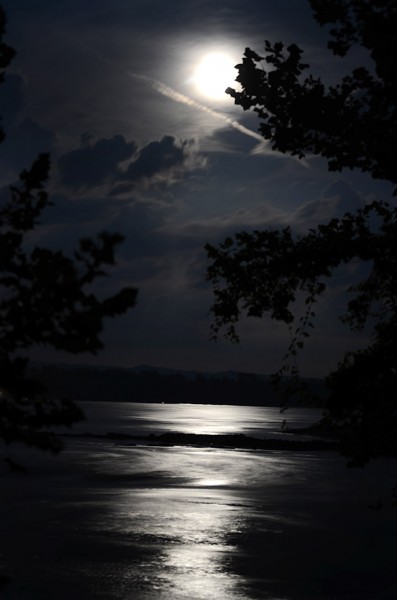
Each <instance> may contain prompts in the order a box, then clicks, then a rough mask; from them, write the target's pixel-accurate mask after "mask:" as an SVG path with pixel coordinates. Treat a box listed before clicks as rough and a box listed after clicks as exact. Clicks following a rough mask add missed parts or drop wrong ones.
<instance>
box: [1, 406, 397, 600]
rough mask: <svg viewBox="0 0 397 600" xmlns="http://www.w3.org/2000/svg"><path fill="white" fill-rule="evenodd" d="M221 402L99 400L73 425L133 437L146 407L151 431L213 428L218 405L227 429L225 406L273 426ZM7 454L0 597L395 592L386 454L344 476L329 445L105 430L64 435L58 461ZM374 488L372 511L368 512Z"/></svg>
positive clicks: (396, 535)
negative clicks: (234, 445)
mask: <svg viewBox="0 0 397 600" xmlns="http://www.w3.org/2000/svg"><path fill="white" fill-rule="evenodd" d="M230 408H231V409H232V410H231V411H230V412H229V410H228V409H229V407H216V410H213V411H212V410H211V409H212V407H204V408H199V409H197V407H193V409H191V408H190V407H189V406H187V405H184V406H180V405H179V406H178V407H170V408H168V409H164V408H163V407H157V409H156V407H153V406H149V407H148V409H147V412H146V415H145V407H144V405H140V406H139V407H134V405H123V406H112V405H108V406H104V407H102V413H101V414H102V417H101V418H99V417H98V414H99V413H97V415H96V416H97V420H96V421H95V420H90V419H88V421H87V422H86V423H85V424H84V428H85V431H90V430H92V431H96V432H98V431H99V430H101V428H106V429H108V430H112V431H123V432H127V431H131V432H134V433H137V432H139V422H141V423H144V425H143V429H144V430H145V432H146V433H148V432H150V427H151V425H150V423H151V420H150V418H149V417H150V416H151V418H152V419H153V418H154V415H157V417H156V418H155V420H153V421H152V425H153V426H154V428H155V431H156V433H159V432H162V431H166V430H167V428H170V429H172V430H177V429H178V428H179V430H181V428H183V427H190V426H191V424H192V415H195V417H196V419H197V427H198V429H199V431H200V427H202V428H205V427H206V428H208V430H210V431H212V432H217V433H220V432H222V431H221V425H222V419H221V409H222V410H223V411H224V414H225V419H224V426H225V428H227V432H230V431H233V430H232V429H231V427H232V420H231V418H230V414H233V415H234V417H236V415H237V414H238V415H239V419H238V420H236V422H235V430H234V431H233V432H241V431H244V432H248V431H250V430H252V427H253V426H254V425H255V418H257V416H258V412H257V411H258V410H262V413H261V423H264V424H265V429H266V431H268V432H269V433H275V431H276V430H275V427H276V425H275V423H276V421H275V414H276V412H277V410H276V409H274V410H269V409H258V408H253V411H252V412H251V407H245V408H244V409H242V408H241V407H238V408H239V409H240V410H234V409H235V408H236V407H230ZM243 410H244V411H245V414H246V418H245V420H244V419H243V416H242V411H243ZM135 411H136V413H137V414H135ZM233 411H234V412H233ZM172 413H174V414H176V423H177V424H178V427H177V426H176V423H175V422H174V423H172V419H171V415H172ZM112 414H113V417H114V418H112ZM198 414H201V417H200V418H201V420H200V419H198ZM205 414H207V415H208V420H207V423H205ZM137 417H140V419H139V418H137ZM267 417H268V418H267ZM305 418H306V420H307V415H306V417H304V415H303V414H301V416H300V417H299V419H300V422H301V423H302V422H303V421H304V420H305ZM170 422H171V425H169V423H170ZM297 422H298V421H297ZM256 425H257V426H258V427H259V425H258V423H256ZM106 429H105V430H106ZM15 458H16V459H18V460H20V461H23V462H25V464H28V465H29V467H30V474H29V476H26V477H21V475H19V474H15V473H11V472H4V473H3V474H2V477H3V481H2V486H1V487H0V508H1V513H0V514H3V515H7V519H4V518H3V519H1V520H0V539H1V540H2V549H0V575H3V574H4V575H7V576H9V577H10V578H11V581H10V583H9V585H7V586H6V587H5V588H4V590H2V596H1V597H2V600H3V598H4V600H15V599H17V600H33V599H34V600H36V599H39V600H54V598H56V600H70V599H71V598H78V599H79V600H80V599H81V600H102V599H103V600H105V599H106V600H171V599H172V600H173V599H176V600H185V599H189V600H277V599H283V600H358V599H360V600H380V599H381V598H382V600H386V599H387V600H391V599H393V600H394V598H396V597H397V593H396V592H397V589H396V580H395V564H394V563H395V556H396V550H397V542H396V540H397V519H396V518H395V517H396V512H395V511H396V509H395V507H393V506H392V503H391V495H390V494H391V489H392V487H393V485H395V481H396V471H395V461H386V460H382V461H377V462H376V463H375V462H374V463H372V464H370V465H369V467H367V468H366V469H365V470H353V471H352V470H348V469H347V468H346V465H345V461H344V460H343V459H342V458H341V457H339V456H337V455H336V454H333V453H332V452H281V451H277V452H269V451H254V450H233V449H222V448H199V447H150V446H139V445H138V446H129V445H128V444H126V445H123V444H115V443H114V442H112V441H111V440H109V439H106V438H105V437H103V438H98V439H96V438H87V439H85V438H76V439H68V440H67V448H66V450H65V451H64V452H63V453H62V454H61V455H60V456H59V457H51V456H47V455H44V454H40V453H38V452H34V451H31V450H29V451H27V450H26V449H20V450H19V451H16V455H15ZM379 496H382V497H383V509H382V510H381V511H374V510H370V509H369V508H368V505H369V504H370V503H373V501H374V500H375V501H376V500H377V499H378V498H379ZM1 552H2V554H1Z"/></svg>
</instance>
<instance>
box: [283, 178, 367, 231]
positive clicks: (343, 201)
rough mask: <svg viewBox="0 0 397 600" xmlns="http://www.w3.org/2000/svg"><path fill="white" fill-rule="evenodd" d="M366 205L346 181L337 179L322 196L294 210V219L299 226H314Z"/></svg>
mask: <svg viewBox="0 0 397 600" xmlns="http://www.w3.org/2000/svg"><path fill="white" fill-rule="evenodd" d="M363 206H364V199H363V198H362V197H361V196H360V195H359V194H358V193H357V192H356V191H355V190H354V189H353V188H352V187H351V186H350V185H349V184H347V183H346V182H344V181H341V180H340V181H336V182H334V183H332V184H331V185H329V186H327V187H326V188H325V189H324V191H323V193H322V196H321V197H320V198H319V199H317V200H314V201H311V202H307V203H305V204H303V205H302V206H300V207H299V208H298V209H297V210H295V211H294V213H293V215H292V220H293V223H295V225H298V226H299V227H302V226H304V227H312V226H313V225H317V224H319V223H326V222H327V221H329V220H330V219H332V218H334V217H336V218H340V217H343V215H344V214H346V213H347V212H350V213H354V212H355V211H357V210H358V209H360V208H363Z"/></svg>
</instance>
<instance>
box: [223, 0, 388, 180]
mask: <svg viewBox="0 0 397 600" xmlns="http://www.w3.org/2000/svg"><path fill="white" fill-rule="evenodd" d="M311 5H312V7H313V9H314V11H315V17H316V19H317V21H318V22H319V23H320V24H321V25H325V24H335V25H336V27H334V28H332V29H331V31H330V36H331V40H330V41H329V43H328V46H329V47H330V48H331V50H332V51H333V52H334V53H335V54H337V55H339V56H344V55H345V54H346V53H347V52H348V50H350V48H351V46H352V45H356V44H359V45H362V46H364V47H365V48H366V49H367V50H368V52H369V57H370V58H371V59H372V61H371V60H370V58H368V64H367V65H364V66H360V67H358V68H356V69H354V70H353V71H352V72H351V73H348V74H346V75H345V76H344V77H342V79H341V80H340V82H339V83H337V84H336V85H329V86H327V85H326V84H325V83H324V81H323V80H322V79H320V78H319V77H317V76H314V75H312V74H309V75H308V74H307V70H308V68H309V65H308V64H307V63H305V62H304V61H303V59H302V55H303V50H301V49H300V48H299V47H298V46H297V45H296V44H291V45H288V46H285V45H284V44H283V43H281V42H277V43H273V44H272V43H271V42H269V41H267V40H266V41H265V53H264V56H260V55H259V54H257V53H256V52H254V51H252V50H250V49H249V48H247V49H246V51H245V53H244V58H243V61H242V63H241V64H238V65H237V66H236V68H237V69H238V71H239V74H238V76H237V78H236V81H238V82H239V83H240V84H241V86H242V91H235V90H233V89H232V88H228V89H227V90H226V92H227V93H228V94H230V95H231V96H232V97H233V98H234V100H235V103H236V104H238V105H240V106H242V108H243V109H244V110H248V109H253V110H254V111H255V112H256V113H257V114H258V116H259V118H260V120H261V124H260V128H259V130H260V132H261V134H262V135H263V137H264V138H265V139H266V140H269V141H270V142H271V146H272V148H273V149H274V150H277V151H279V152H283V153H288V154H291V155H293V156H298V157H299V158H303V157H305V156H306V155H310V154H314V155H320V156H323V157H324V158H326V159H327V161H328V167H329V169H330V170H331V171H340V170H342V169H343V168H349V169H360V170H362V171H365V172H369V173H370V174H371V175H372V176H373V177H374V178H375V179H385V180H388V181H391V182H393V183H397V171H396V168H395V158H394V157H395V155H396V152H397V142H396V138H397V129H396V128H397V125H396V123H397V118H396V117H397V102H396V99H397V8H396V4H395V2H390V1H389V2H386V1H383V2H365V1H364V2H363V1H359V0H357V1H343V0H342V1H336V2H334V1H328V2H327V1H326V2H322V1H317V0H311ZM263 61H264V63H265V64H263Z"/></svg>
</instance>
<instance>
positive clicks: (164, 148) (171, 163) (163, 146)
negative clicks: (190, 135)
mask: <svg viewBox="0 0 397 600" xmlns="http://www.w3.org/2000/svg"><path fill="white" fill-rule="evenodd" d="M190 144H191V142H189V141H188V140H186V141H183V142H182V143H181V144H180V145H178V144H177V142H176V140H175V138H174V137H172V136H170V135H166V136H164V137H163V138H162V139H161V140H160V141H159V142H151V143H150V144H148V145H147V146H145V147H144V148H142V150H141V151H140V153H139V156H138V158H137V159H136V160H134V161H133V162H132V163H130V165H129V166H128V168H127V170H126V172H125V178H126V179H128V180H130V181H134V180H137V179H142V178H143V177H151V176H153V175H154V174H155V173H158V172H160V171H165V170H168V169H171V168H173V167H176V166H179V165H181V164H182V163H183V162H184V159H185V150H186V148H188V147H189V145H190Z"/></svg>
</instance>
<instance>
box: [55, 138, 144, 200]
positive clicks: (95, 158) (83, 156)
mask: <svg viewBox="0 0 397 600" xmlns="http://www.w3.org/2000/svg"><path fill="white" fill-rule="evenodd" d="M81 142H82V144H83V146H82V147H81V148H78V149H77V150H72V151H70V152H68V153H67V154H64V155H63V156H61V157H60V159H59V160H58V169H59V174H60V180H61V183H62V184H64V185H66V186H67V187H70V188H72V189H80V188H87V187H95V186H97V185H99V184H101V183H103V182H104V181H106V180H115V179H117V178H118V177H119V175H120V167H119V165H120V163H122V162H123V161H125V160H127V159H129V158H131V157H132V156H133V154H134V153H135V152H136V150H137V144H136V143H135V142H127V141H126V139H125V138H124V136H122V135H115V136H113V137H112V138H111V139H104V138H103V139H100V140H98V141H97V142H95V144H91V143H90V141H89V139H88V136H87V134H83V136H82V138H81Z"/></svg>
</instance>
